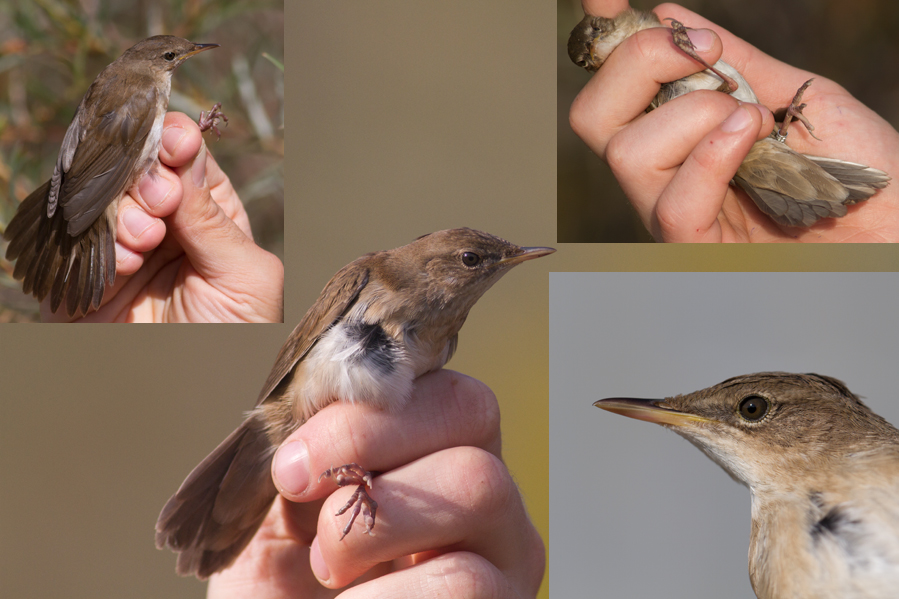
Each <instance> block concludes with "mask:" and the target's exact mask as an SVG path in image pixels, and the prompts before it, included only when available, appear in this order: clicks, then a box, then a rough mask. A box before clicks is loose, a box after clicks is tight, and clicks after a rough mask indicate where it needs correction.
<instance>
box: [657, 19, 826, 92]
mask: <svg viewBox="0 0 899 599" xmlns="http://www.w3.org/2000/svg"><path fill="white" fill-rule="evenodd" d="M654 12H655V13H656V14H657V15H658V16H659V18H660V19H665V18H669V17H670V18H674V19H677V20H678V21H680V22H682V23H683V24H684V25H685V26H686V27H689V28H693V29H711V30H712V31H714V32H715V33H716V34H717V35H718V36H719V37H720V39H721V41H722V42H723V44H724V54H723V55H722V57H721V58H722V60H724V61H725V62H727V63H728V64H730V65H731V66H732V67H734V68H735V69H737V71H739V72H740V73H741V74H742V75H743V76H744V77H745V78H746V80H747V81H748V82H749V84H750V85H751V86H752V89H753V91H754V92H755V93H756V95H757V96H758V98H759V101H760V102H761V103H762V104H765V105H766V106H771V107H774V108H780V107H783V106H786V105H787V104H789V102H790V99H791V98H792V96H793V94H794V93H795V92H796V90H797V89H798V88H799V86H800V85H802V83H804V82H805V81H807V80H808V79H809V78H810V77H811V76H812V73H810V72H809V71H803V70H802V69H797V68H795V67H793V66H790V65H788V64H786V63H784V62H781V61H779V60H777V59H776V58H774V57H772V56H770V55H768V54H765V53H764V52H762V51H761V50H759V49H758V48H756V47H755V46H753V45H752V44H749V43H747V42H746V41H744V40H743V39H741V38H739V37H737V36H735V35H734V34H732V33H731V32H729V31H727V30H726V29H723V28H721V27H720V26H718V25H716V24H715V23H713V22H712V21H709V20H708V19H706V18H704V17H703V16H702V15H698V14H696V13H694V12H693V11H691V10H688V9H686V8H684V7H682V6H679V5H677V4H661V5H659V6H657V7H656V8H655V10H654ZM710 64H711V63H710ZM824 81H825V80H823V79H822V83H823V82H824ZM828 83H829V82H828Z"/></svg>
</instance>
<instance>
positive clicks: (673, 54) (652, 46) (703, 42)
mask: <svg viewBox="0 0 899 599" xmlns="http://www.w3.org/2000/svg"><path fill="white" fill-rule="evenodd" d="M688 35H689V36H690V40H691V41H692V42H693V44H694V45H695V46H696V51H697V53H698V54H699V55H700V56H702V57H703V58H704V59H705V60H707V61H708V62H709V63H713V62H715V61H716V60H717V59H718V57H719V56H720V55H721V41H720V40H719V39H718V37H717V36H716V35H715V34H714V33H713V32H711V31H709V30H705V29H703V30H698V31H689V32H688ZM701 70H702V66H701V65H700V64H699V63H698V62H696V61H695V60H693V59H692V58H690V57H689V56H687V55H686V54H685V53H684V52H683V51H682V50H680V48H678V47H677V46H675V45H674V42H673V40H672V37H671V31H670V30H669V29H667V28H661V27H656V28H652V29H645V30H643V31H639V32H637V33H636V34H634V35H632V36H631V37H629V38H628V39H626V40H625V41H624V42H622V44H621V45H620V46H618V48H616V49H615V50H614V51H613V52H612V54H611V56H609V59H608V60H607V61H606V62H605V63H604V64H603V65H602V68H600V69H599V71H598V72H597V73H596V75H594V77H593V78H592V79H591V80H590V81H588V82H587V85H585V86H584V89H582V90H581V92H580V93H579V94H578V96H577V97H576V98H575V99H574V103H573V104H572V105H571V112H570V115H569V120H570V123H571V128H572V129H573V130H574V132H575V133H576V134H577V135H578V136H579V137H580V138H581V139H583V140H584V142H586V143H587V145H588V146H590V149H592V150H593V151H594V152H595V153H596V154H597V155H599V156H600V157H603V158H604V157H605V152H606V146H607V144H608V142H609V140H610V139H611V138H612V137H613V136H614V135H615V134H616V133H618V132H619V131H620V130H621V129H623V128H624V127H625V126H626V125H628V124H629V123H631V121H633V120H634V119H636V118H637V117H638V116H641V115H642V114H643V113H644V111H645V110H646V107H647V106H649V104H650V103H651V102H652V100H653V98H654V97H655V96H656V94H658V93H659V89H660V88H661V86H662V84H663V83H667V82H670V81H675V80H677V79H680V78H681V77H686V76H687V75H690V74H692V73H697V72H699V71H701Z"/></svg>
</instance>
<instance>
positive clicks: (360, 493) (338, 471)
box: [318, 464, 378, 541]
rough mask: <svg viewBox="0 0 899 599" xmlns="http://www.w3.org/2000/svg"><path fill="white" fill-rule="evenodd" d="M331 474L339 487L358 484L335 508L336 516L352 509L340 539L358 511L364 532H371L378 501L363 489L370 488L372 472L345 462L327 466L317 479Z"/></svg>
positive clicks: (348, 530) (345, 534) (350, 528)
mask: <svg viewBox="0 0 899 599" xmlns="http://www.w3.org/2000/svg"><path fill="white" fill-rule="evenodd" d="M332 476H333V477H334V481H335V482H336V483H337V486H339V487H346V486H348V485H358V487H357V488H356V492H355V493H353V495H352V497H350V500H349V501H347V502H346V504H344V506H343V507H342V508H340V509H339V510H337V513H336V514H335V515H336V516H342V515H343V514H345V513H346V512H347V510H349V509H350V508H353V511H352V512H351V513H350V521H349V522H347V525H346V526H345V527H344V528H343V534H342V535H341V536H340V540H341V541H342V540H343V538H344V537H345V536H347V534H348V533H349V532H350V530H352V528H353V523H354V522H355V521H356V518H357V517H358V516H359V514H360V513H361V514H362V520H363V522H365V534H368V535H370V534H372V532H371V529H372V528H374V527H375V512H377V511H378V503H377V502H376V501H375V500H374V499H372V498H371V495H369V494H368V491H366V490H365V487H366V486H367V487H369V488H371V481H372V473H371V472H369V471H368V470H363V469H362V468H361V467H360V466H359V465H358V464H345V465H343V466H339V467H337V468H328V469H327V470H325V471H324V472H323V473H322V475H321V476H319V477H318V480H321V479H323V478H331V477H332Z"/></svg>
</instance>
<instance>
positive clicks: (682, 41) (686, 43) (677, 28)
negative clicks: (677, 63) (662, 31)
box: [665, 17, 740, 94]
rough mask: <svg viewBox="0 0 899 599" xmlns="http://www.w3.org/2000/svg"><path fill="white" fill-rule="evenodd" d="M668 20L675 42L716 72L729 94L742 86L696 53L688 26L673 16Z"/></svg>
mask: <svg viewBox="0 0 899 599" xmlns="http://www.w3.org/2000/svg"><path fill="white" fill-rule="evenodd" d="M665 20H666V21H671V36H672V37H673V38H674V44H675V45H676V46H677V47H678V48H680V49H681V50H683V51H684V53H686V54H687V56H689V57H690V58H692V59H693V60H695V61H696V62H698V63H699V64H701V65H702V66H704V67H705V68H706V69H708V70H709V71H711V72H713V73H715V74H716V75H717V76H718V77H719V78H720V79H721V80H722V81H723V82H724V86H726V87H722V88H721V89H720V91H723V92H725V93H728V94H732V93H734V92H735V91H737V89H738V88H739V87H740V86H739V85H738V84H737V82H736V81H734V80H733V78H732V77H728V76H727V75H725V74H724V73H722V72H721V71H719V70H718V69H716V68H715V67H713V66H712V65H710V64H709V63H707V62H706V61H705V60H703V59H702V58H700V57H699V54H697V53H696V48H695V47H694V46H693V42H691V41H690V38H689V36H687V28H686V27H684V24H683V23H681V22H680V21H677V20H675V19H672V18H671V17H669V18H667V19H665Z"/></svg>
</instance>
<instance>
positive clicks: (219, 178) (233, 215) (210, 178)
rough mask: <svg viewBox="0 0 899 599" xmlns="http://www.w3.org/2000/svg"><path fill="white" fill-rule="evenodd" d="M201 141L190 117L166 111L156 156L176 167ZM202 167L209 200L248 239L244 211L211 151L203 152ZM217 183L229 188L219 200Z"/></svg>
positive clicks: (185, 161)
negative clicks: (205, 153) (204, 153)
mask: <svg viewBox="0 0 899 599" xmlns="http://www.w3.org/2000/svg"><path fill="white" fill-rule="evenodd" d="M203 143H204V141H203V134H202V133H201V132H200V128H199V127H198V126H197V123H196V122H195V121H194V120H192V119H191V118H190V117H188V116H187V115H185V114H182V113H180V112H170V113H168V114H166V128H165V130H164V133H163V136H162V144H161V145H160V148H159V159H160V161H162V163H163V164H166V165H168V166H171V167H179V166H185V165H187V164H189V163H191V162H192V161H193V159H194V157H195V156H196V155H197V153H198V152H199V151H200V147H201V145H202V144H203ZM205 167H206V181H207V184H208V185H209V189H210V190H211V193H212V196H213V200H215V201H216V203H218V204H219V206H220V207H221V208H222V210H224V212H225V215H226V216H227V217H228V218H230V219H231V220H234V221H236V222H237V225H238V227H239V228H240V229H241V231H243V232H244V234H245V235H246V236H247V237H250V238H251V239H252V236H253V235H252V233H251V232H250V223H249V220H248V218H247V215H246V212H245V211H244V210H243V208H242V206H241V205H240V200H239V199H238V197H237V194H235V193H233V189H232V188H231V186H230V181H229V180H228V177H227V175H225V173H224V172H223V171H222V169H221V168H219V165H218V163H217V162H216V161H215V159H214V158H213V157H212V155H211V154H208V153H207V156H206V164H205ZM220 186H221V187H227V191H228V192H229V193H223V194H222V195H223V198H222V199H221V200H220V199H219V198H217V194H216V190H217V188H219V187H220Z"/></svg>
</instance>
